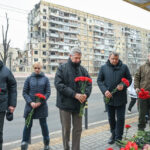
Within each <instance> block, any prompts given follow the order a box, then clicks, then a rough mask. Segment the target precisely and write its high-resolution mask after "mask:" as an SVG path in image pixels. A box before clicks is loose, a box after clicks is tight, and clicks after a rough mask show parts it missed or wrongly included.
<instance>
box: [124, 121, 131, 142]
mask: <svg viewBox="0 0 150 150" xmlns="http://www.w3.org/2000/svg"><path fill="white" fill-rule="evenodd" d="M125 128H126V132H125V137H124V139H126V138H127V133H128V130H129V129H130V128H131V126H130V125H129V124H126V125H125Z"/></svg>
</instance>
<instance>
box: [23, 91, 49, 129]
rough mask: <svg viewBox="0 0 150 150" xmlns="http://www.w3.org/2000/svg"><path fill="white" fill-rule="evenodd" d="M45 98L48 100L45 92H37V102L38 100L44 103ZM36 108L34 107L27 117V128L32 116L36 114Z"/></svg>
mask: <svg viewBox="0 0 150 150" xmlns="http://www.w3.org/2000/svg"><path fill="white" fill-rule="evenodd" d="M43 100H46V97H45V96H44V95H43V94H41V93H37V94H35V103H38V102H40V103H42V102H43ZM34 109H35V108H32V110H31V112H30V113H29V114H28V116H27V118H26V121H25V124H26V126H27V128H28V127H29V125H30V123H31V120H32V116H33V114H34Z"/></svg>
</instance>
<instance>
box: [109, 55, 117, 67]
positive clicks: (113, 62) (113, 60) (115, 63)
mask: <svg viewBox="0 0 150 150" xmlns="http://www.w3.org/2000/svg"><path fill="white" fill-rule="evenodd" d="M109 61H110V63H111V64H112V65H114V66H116V65H117V64H118V62H119V56H115V55H113V54H112V55H111V56H110V57H109Z"/></svg>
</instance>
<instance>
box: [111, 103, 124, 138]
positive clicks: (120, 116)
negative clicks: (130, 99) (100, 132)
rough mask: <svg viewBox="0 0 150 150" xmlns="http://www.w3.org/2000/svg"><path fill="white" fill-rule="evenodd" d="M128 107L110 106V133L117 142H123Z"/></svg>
mask: <svg viewBox="0 0 150 150" xmlns="http://www.w3.org/2000/svg"><path fill="white" fill-rule="evenodd" d="M125 109H126V105H122V106H110V105H108V119H109V125H110V131H111V133H112V135H113V137H115V140H121V139H122V136H123V130H124V122H125Z"/></svg>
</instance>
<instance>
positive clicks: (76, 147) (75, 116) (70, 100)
mask: <svg viewBox="0 0 150 150" xmlns="http://www.w3.org/2000/svg"><path fill="white" fill-rule="evenodd" d="M81 55H82V54H81V51H80V49H79V48H77V47H75V48H73V49H72V50H71V52H70V56H69V59H68V62H67V63H64V64H62V65H60V66H59V67H58V70H57V72H56V76H55V87H56V89H57V104H56V106H57V107H58V108H59V112H60V120H61V125H62V137H63V146H64V150H70V145H69V141H70V129H71V119H72V124H73V129H72V150H80V137H81V132H82V117H80V116H79V111H80V104H81V103H84V102H85V101H86V100H87V98H88V97H89V96H90V93H91V89H92V85H91V84H90V83H88V85H87V87H86V90H85V94H81V93H80V91H79V87H78V86H77V84H76V82H75V78H76V77H79V76H86V77H89V74H88V72H87V71H86V69H85V68H84V67H82V66H81V65H80V63H81Z"/></svg>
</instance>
